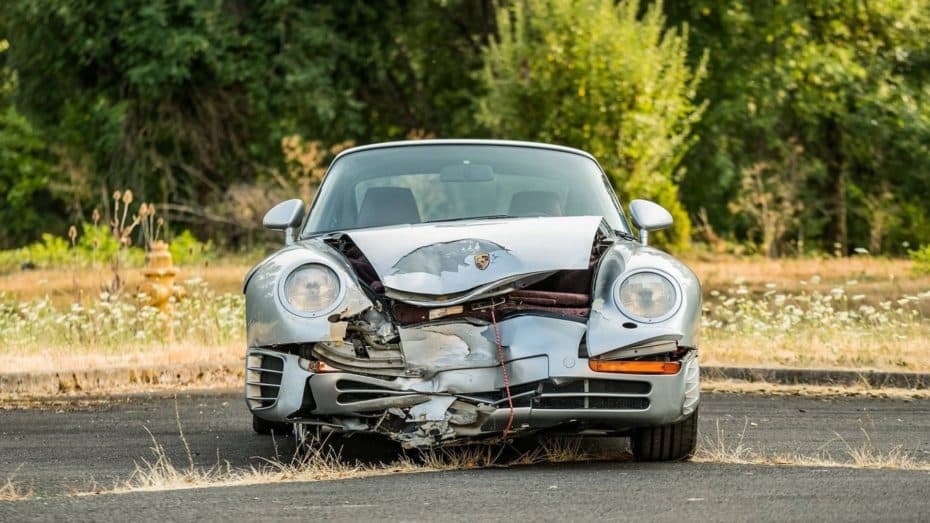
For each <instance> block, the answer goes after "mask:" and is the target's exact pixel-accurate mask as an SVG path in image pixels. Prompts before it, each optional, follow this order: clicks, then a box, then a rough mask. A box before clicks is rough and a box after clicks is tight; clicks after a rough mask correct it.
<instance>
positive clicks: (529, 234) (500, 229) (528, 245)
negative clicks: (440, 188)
mask: <svg viewBox="0 0 930 523" xmlns="http://www.w3.org/2000/svg"><path fill="white" fill-rule="evenodd" d="M600 223H601V218H600V217H599V216H566V217H540V218H506V219H499V220H473V221H461V222H447V223H436V224H420V225H401V226H394V227H379V228H373V229H364V230H357V231H349V232H348V233H347V234H348V235H349V236H350V237H351V238H352V241H354V242H355V244H356V245H358V247H359V249H361V250H362V252H363V253H365V256H366V257H367V258H368V261H370V262H371V264H372V266H373V267H374V269H375V271H376V272H377V273H378V276H379V277H380V279H381V283H383V284H384V286H385V287H386V288H387V289H389V290H395V291H400V292H403V293H410V294H418V295H432V296H437V297H442V296H446V295H450V294H458V293H462V292H465V291H468V290H471V289H475V288H477V287H481V286H484V285H487V284H490V283H493V282H497V281H501V280H511V281H512V280H513V279H514V277H515V276H520V275H529V274H534V273H543V272H551V271H559V270H579V269H587V268H588V262H589V260H590V258H591V245H592V243H593V241H594V234H595V232H596V231H597V229H598V227H599V225H600Z"/></svg>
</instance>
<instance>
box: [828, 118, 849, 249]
mask: <svg viewBox="0 0 930 523" xmlns="http://www.w3.org/2000/svg"><path fill="white" fill-rule="evenodd" d="M826 135H827V136H826V138H827V140H826V145H827V153H828V158H829V159H828V161H827V174H828V178H829V180H830V181H831V183H832V185H833V198H834V200H833V230H834V241H835V243H836V244H837V245H835V246H834V247H835V249H834V252H838V253H841V254H842V255H843V256H845V255H846V254H847V253H848V252H849V228H848V225H847V222H846V212H847V208H846V162H845V158H844V157H843V131H842V129H840V126H839V124H838V123H837V122H836V120H834V119H832V118H830V119H829V120H827V125H826Z"/></svg>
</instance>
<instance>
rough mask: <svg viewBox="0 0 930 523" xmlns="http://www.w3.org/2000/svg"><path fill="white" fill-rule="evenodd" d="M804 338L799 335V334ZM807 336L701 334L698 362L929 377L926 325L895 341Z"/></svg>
mask: <svg viewBox="0 0 930 523" xmlns="http://www.w3.org/2000/svg"><path fill="white" fill-rule="evenodd" d="M802 334H803V333H802ZM813 334H816V335H811V336H804V335H799V336H789V335H785V336H784V337H783V338H782V339H781V340H777V341H776V340H773V339H771V338H766V337H764V336H755V335H751V334H750V335H746V334H741V333H727V332H722V331H711V330H710V329H704V331H703V332H702V335H703V336H702V338H701V362H702V363H704V364H707V365H735V366H748V367H789V368H790V367H801V368H839V369H880V370H890V371H911V372H930V321H927V322H924V323H923V324H921V325H915V326H911V327H909V328H906V329H901V330H900V331H898V332H896V333H895V334H894V336H897V337H891V336H889V337H882V336H873V335H868V333H867V335H857V336H854V335H851V333H849V332H842V331H836V330H834V329H830V328H824V330H823V331H818V332H815V333H813Z"/></svg>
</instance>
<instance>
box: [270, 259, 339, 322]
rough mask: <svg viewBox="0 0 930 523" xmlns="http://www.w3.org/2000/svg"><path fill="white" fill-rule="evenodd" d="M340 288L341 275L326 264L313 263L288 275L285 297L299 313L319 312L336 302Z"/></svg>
mask: <svg viewBox="0 0 930 523" xmlns="http://www.w3.org/2000/svg"><path fill="white" fill-rule="evenodd" d="M339 290H340V284H339V276H336V273H335V272H333V270H332V269H330V268H329V267H326V266H325V265H320V264H316V263H312V264H308V265H301V266H300V267H298V268H296V269H294V270H293V271H292V272H291V273H290V274H289V275H288V276H287V280H285V282H284V299H285V300H286V301H287V304H288V305H289V306H290V307H291V308H293V309H294V311H295V312H297V313H303V314H318V313H320V312H323V311H326V310H327V309H328V308H330V307H332V306H333V304H335V302H336V299H337V298H338V297H339Z"/></svg>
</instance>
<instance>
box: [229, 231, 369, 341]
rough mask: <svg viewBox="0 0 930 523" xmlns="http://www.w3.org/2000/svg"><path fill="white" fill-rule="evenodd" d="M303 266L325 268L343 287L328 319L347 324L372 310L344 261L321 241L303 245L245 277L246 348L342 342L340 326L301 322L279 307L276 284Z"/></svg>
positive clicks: (319, 321) (323, 320)
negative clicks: (344, 320)
mask: <svg viewBox="0 0 930 523" xmlns="http://www.w3.org/2000/svg"><path fill="white" fill-rule="evenodd" d="M306 263H321V264H323V265H326V266H327V267H330V268H331V269H333V270H334V271H335V272H336V274H337V275H338V276H339V279H340V282H341V283H342V285H344V286H345V294H344V296H343V298H342V301H341V302H340V303H339V304H338V305H337V306H336V308H335V309H334V310H333V313H332V314H337V315H339V317H341V318H349V317H352V316H356V315H358V314H361V313H362V312H364V311H366V310H368V309H370V308H371V307H372V303H371V300H369V299H368V297H367V296H366V295H365V294H364V293H363V292H362V291H361V289H360V287H359V283H358V280H357V279H356V276H355V274H354V273H353V271H352V269H351V267H350V266H349V264H348V262H346V261H345V258H343V257H342V256H341V255H340V254H339V253H337V252H336V251H334V250H333V249H332V248H331V247H330V246H328V245H326V244H325V243H323V241H321V240H304V241H302V242H299V243H297V244H294V245H293V246H291V247H290V248H287V249H283V250H281V251H279V252H278V253H277V254H276V255H274V256H272V257H270V258H268V259H267V260H265V261H264V262H262V264H261V265H259V266H258V268H257V269H256V270H255V271H254V272H253V273H251V274H250V275H249V276H248V279H247V281H246V288H245V294H246V300H245V302H246V311H245V312H246V314H245V315H246V332H247V333H248V344H249V347H263V346H274V345H286V344H290V343H312V342H316V341H337V340H342V338H343V337H344V336H345V326H346V324H345V322H340V321H337V322H331V321H329V320H328V319H327V317H318V318H302V317H299V316H295V315H294V314H291V313H290V312H288V311H287V310H286V309H285V308H284V306H283V305H282V304H281V300H280V298H279V297H278V283H279V279H280V278H286V277H287V275H288V274H289V273H290V271H291V270H292V269H294V268H296V267H298V266H300V265H303V264H306Z"/></svg>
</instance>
